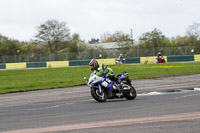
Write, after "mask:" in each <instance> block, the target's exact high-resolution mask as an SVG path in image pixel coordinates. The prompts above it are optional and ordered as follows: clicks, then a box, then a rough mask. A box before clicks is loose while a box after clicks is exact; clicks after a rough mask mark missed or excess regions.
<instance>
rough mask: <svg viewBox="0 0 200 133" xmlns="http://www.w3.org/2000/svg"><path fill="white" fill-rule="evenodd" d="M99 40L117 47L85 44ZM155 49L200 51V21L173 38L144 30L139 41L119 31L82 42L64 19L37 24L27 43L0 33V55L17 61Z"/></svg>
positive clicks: (130, 53) (140, 52)
mask: <svg viewBox="0 0 200 133" xmlns="http://www.w3.org/2000/svg"><path fill="white" fill-rule="evenodd" d="M100 42H102V43H109V42H117V45H118V47H119V49H111V50H107V49H105V48H103V47H100V46H99V47H98V45H96V46H97V47H91V46H90V45H88V43H91V44H94V43H95V44H98V43H100ZM157 52H162V53H163V54H165V55H182V54H200V23H193V24H191V25H190V26H188V27H187V29H186V33H185V36H176V37H172V38H167V37H166V36H165V35H164V34H163V33H162V31H161V30H159V29H156V28H155V29H154V30H152V31H148V32H145V33H143V34H142V35H141V36H140V38H139V42H136V41H135V40H134V39H133V38H132V37H131V35H130V34H125V33H123V32H122V31H116V32H115V33H113V34H109V33H103V34H102V35H101V37H100V39H98V38H91V40H90V41H88V42H85V41H84V40H81V38H80V35H79V34H78V33H73V34H71V33H70V29H69V27H68V26H67V23H66V22H59V21H58V20H55V19H52V20H47V21H46V22H44V23H43V24H41V25H39V26H38V27H37V34H36V35H35V37H34V39H32V40H30V41H27V42H24V41H19V40H15V39H10V38H9V37H6V36H4V35H1V34H0V58H3V57H4V58H5V56H10V55H12V56H13V55H15V56H17V57H21V58H20V59H18V60H19V61H38V60H39V61H45V60H52V57H51V56H52V55H53V56H54V57H53V58H54V59H53V60H82V59H91V58H111V57H112V58H116V57H117V56H118V55H119V54H120V53H122V54H124V56H125V57H139V56H144V55H145V56H152V55H156V53H157ZM99 55H101V56H99ZM27 58H28V59H27ZM38 58H40V59H38ZM29 59H30V60H29ZM1 62H2V61H0V63H1Z"/></svg>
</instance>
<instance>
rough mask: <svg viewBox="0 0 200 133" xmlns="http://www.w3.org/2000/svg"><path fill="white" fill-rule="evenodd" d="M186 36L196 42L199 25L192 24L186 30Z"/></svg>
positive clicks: (199, 36)
mask: <svg viewBox="0 0 200 133" xmlns="http://www.w3.org/2000/svg"><path fill="white" fill-rule="evenodd" d="M186 34H187V35H188V36H189V37H193V38H194V39H196V40H200V23H193V24H192V25H190V26H189V27H188V28H187V29H186Z"/></svg>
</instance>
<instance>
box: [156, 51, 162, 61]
mask: <svg viewBox="0 0 200 133" xmlns="http://www.w3.org/2000/svg"><path fill="white" fill-rule="evenodd" d="M161 56H162V54H161V52H158V54H157V62H158V63H159V60H160V57H161Z"/></svg>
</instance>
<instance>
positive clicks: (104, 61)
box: [97, 59, 116, 65]
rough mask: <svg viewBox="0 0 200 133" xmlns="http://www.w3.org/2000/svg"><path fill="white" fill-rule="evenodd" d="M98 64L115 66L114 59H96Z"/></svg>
mask: <svg viewBox="0 0 200 133" xmlns="http://www.w3.org/2000/svg"><path fill="white" fill-rule="evenodd" d="M97 61H98V62H99V64H104V65H115V64H116V63H115V59H97Z"/></svg>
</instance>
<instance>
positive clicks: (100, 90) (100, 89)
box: [98, 84, 102, 93]
mask: <svg viewBox="0 0 200 133" xmlns="http://www.w3.org/2000/svg"><path fill="white" fill-rule="evenodd" d="M98 86H99V92H100V93H101V92H102V88H101V85H100V84H99V85H98Z"/></svg>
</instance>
